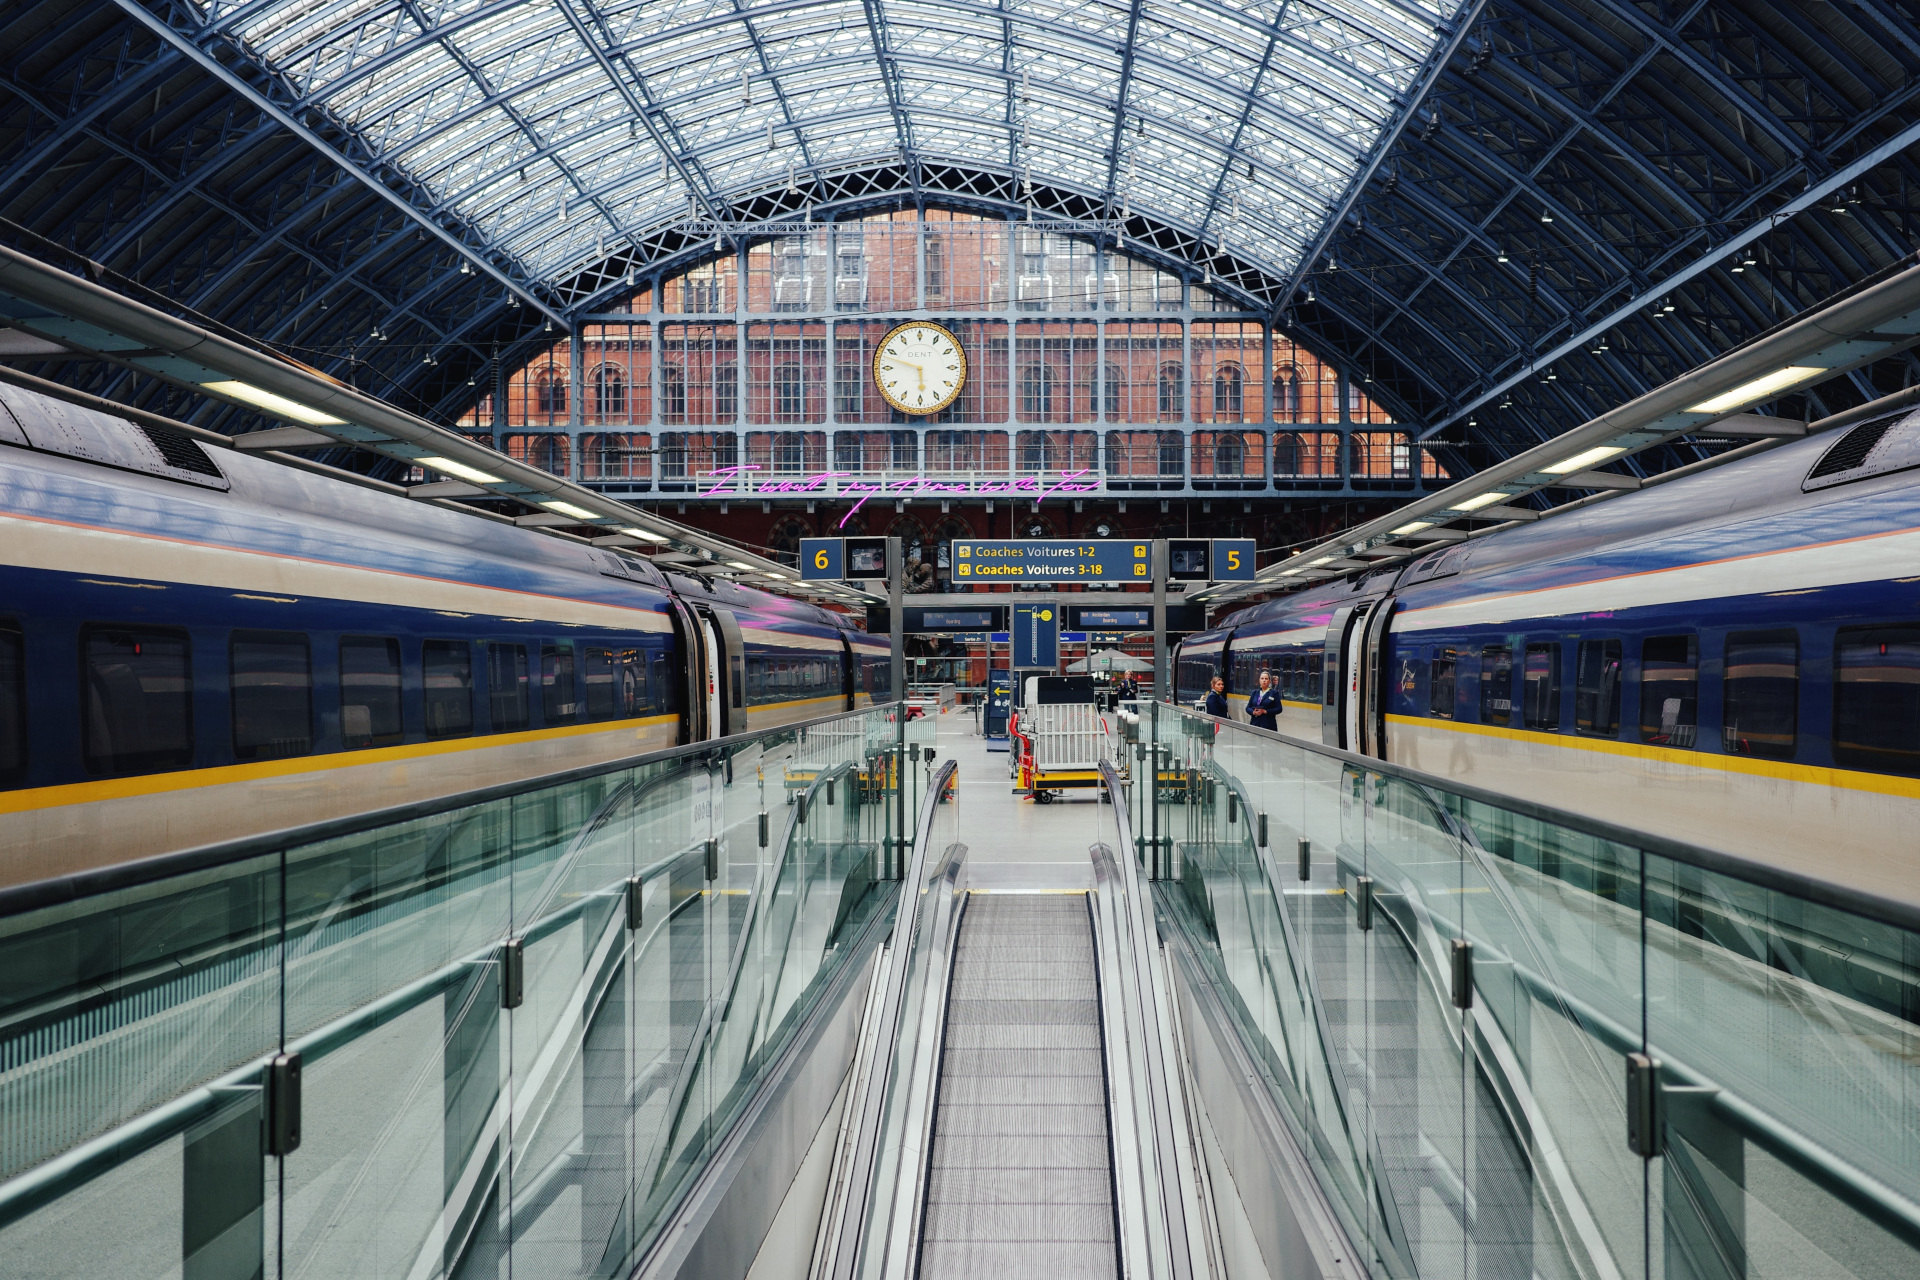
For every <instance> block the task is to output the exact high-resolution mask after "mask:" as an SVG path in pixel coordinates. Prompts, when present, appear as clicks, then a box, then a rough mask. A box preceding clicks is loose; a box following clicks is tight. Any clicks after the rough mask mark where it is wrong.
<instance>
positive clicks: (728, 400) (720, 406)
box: [713, 360, 740, 422]
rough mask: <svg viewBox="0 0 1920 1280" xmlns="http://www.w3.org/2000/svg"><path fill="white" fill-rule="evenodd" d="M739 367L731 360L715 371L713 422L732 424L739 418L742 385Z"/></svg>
mask: <svg viewBox="0 0 1920 1280" xmlns="http://www.w3.org/2000/svg"><path fill="white" fill-rule="evenodd" d="M738 368H739V366H738V365H736V364H734V362H733V361H731V360H729V361H727V362H726V363H725V364H722V365H719V366H717V367H716V368H715V369H714V371H713V420H714V421H715V422H732V421H733V420H734V419H735V418H736V417H738V416H739V412H740V411H739V404H740V395H739V391H740V383H739V374H738V373H737V372H736V370H737V369H738Z"/></svg>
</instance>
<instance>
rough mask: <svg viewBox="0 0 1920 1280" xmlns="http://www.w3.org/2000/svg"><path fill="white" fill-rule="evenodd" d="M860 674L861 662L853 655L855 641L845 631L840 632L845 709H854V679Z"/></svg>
mask: <svg viewBox="0 0 1920 1280" xmlns="http://www.w3.org/2000/svg"><path fill="white" fill-rule="evenodd" d="M859 674H860V664H859V662H857V661H856V660H855V659H854V656H853V642H852V641H851V640H849V639H847V634H846V632H844V631H843V632H841V633H840V690H841V692H842V693H843V694H845V695H846V705H845V710H848V711H851V710H853V698H854V692H855V690H854V681H855V679H856V678H857V677H858V676H859Z"/></svg>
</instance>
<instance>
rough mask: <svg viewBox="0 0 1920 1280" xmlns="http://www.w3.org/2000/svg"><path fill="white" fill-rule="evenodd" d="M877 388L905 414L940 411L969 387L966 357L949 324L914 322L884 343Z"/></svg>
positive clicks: (877, 357)
mask: <svg viewBox="0 0 1920 1280" xmlns="http://www.w3.org/2000/svg"><path fill="white" fill-rule="evenodd" d="M873 384H874V386H876V387H878V388H879V389H880V394H881V396H882V397H884V398H885V399H886V402H887V403H888V404H890V405H892V406H893V407H894V408H896V409H898V410H899V411H900V412H902V413H912V414H928V413H938V412H940V410H942V409H944V408H946V407H947V406H948V405H950V404H952V403H953V402H954V399H955V398H956V397H957V396H958V395H959V394H960V389H961V388H962V387H964V386H966V385H967V353H966V352H964V351H962V350H961V349H960V339H958V338H956V337H954V336H953V333H952V331H951V330H949V329H948V328H947V327H946V326H945V325H938V324H935V323H933V322H932V321H931V320H909V321H907V322H906V323H905V324H903V325H899V326H896V327H895V328H894V329H893V330H892V331H891V332H889V333H888V334H887V336H886V337H884V338H882V339H881V340H880V346H879V347H878V348H877V349H876V350H875V351H874V353H873Z"/></svg>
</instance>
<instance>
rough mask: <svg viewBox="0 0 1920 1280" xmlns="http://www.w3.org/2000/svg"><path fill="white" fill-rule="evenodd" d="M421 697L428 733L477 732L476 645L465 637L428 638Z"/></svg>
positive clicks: (422, 659)
mask: <svg viewBox="0 0 1920 1280" xmlns="http://www.w3.org/2000/svg"><path fill="white" fill-rule="evenodd" d="M420 666H421V698H422V704H423V705H424V707H425V710H426V724H427V736H428V737H429V738H452V737H459V736H460V735H462V734H468V733H472V732H473V649H472V646H470V645H469V644H468V643H467V642H466V641H465V640H428V641H426V642H425V643H423V644H422V645H421V646H420Z"/></svg>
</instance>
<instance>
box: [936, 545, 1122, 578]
mask: <svg viewBox="0 0 1920 1280" xmlns="http://www.w3.org/2000/svg"><path fill="white" fill-rule="evenodd" d="M952 565H953V577H954V580H955V581H956V582H1151V581H1152V580H1153V543H1152V542H1150V541H1147V540H1146V539H1140V540H1138V541H1135V540H1132V539H1120V538H1094V539H1089V540H1085V541H1082V540H1079V539H1073V538H1011V539H999V540H995V541H990V542H989V541H973V542H962V541H958V540H956V541H955V542H954V544H953V559H952Z"/></svg>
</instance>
